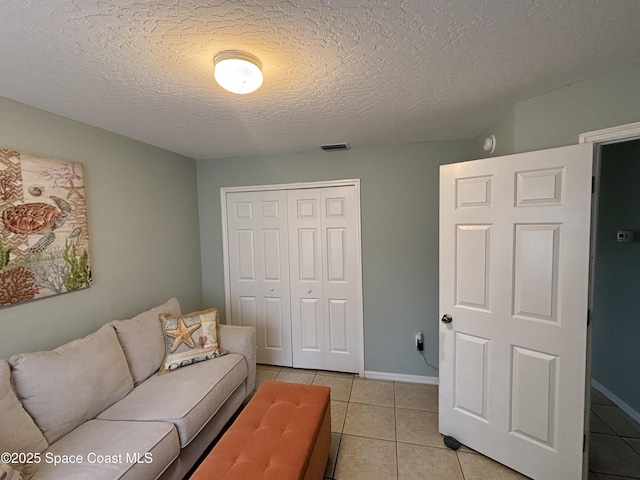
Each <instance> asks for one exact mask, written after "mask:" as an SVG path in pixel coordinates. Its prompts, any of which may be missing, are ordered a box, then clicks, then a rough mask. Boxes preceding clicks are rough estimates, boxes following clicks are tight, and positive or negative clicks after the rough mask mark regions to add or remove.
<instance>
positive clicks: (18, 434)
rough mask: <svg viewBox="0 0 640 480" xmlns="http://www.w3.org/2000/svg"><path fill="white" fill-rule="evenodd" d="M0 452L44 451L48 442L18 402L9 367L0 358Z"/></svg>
mask: <svg viewBox="0 0 640 480" xmlns="http://www.w3.org/2000/svg"><path fill="white" fill-rule="evenodd" d="M0 430H1V431H2V434H1V435H0V452H16V453H20V452H30V453H38V452H42V451H44V450H45V449H46V448H47V447H48V446H49V444H48V443H47V441H46V440H45V438H44V436H43V435H42V432H41V431H40V429H39V428H38V427H37V426H36V424H35V423H34V421H33V419H32V418H31V417H30V416H29V414H28V413H27V412H26V411H25V409H24V407H23V406H22V405H21V404H20V400H18V397H17V396H16V393H15V391H14V390H13V386H12V385H11V368H10V367H9V364H8V363H7V361H6V360H0Z"/></svg>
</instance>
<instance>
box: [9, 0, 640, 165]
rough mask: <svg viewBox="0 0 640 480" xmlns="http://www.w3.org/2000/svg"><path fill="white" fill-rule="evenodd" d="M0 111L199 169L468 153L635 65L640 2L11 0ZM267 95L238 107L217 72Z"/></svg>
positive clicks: (639, 57) (240, 100) (238, 99)
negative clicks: (504, 125)
mask: <svg viewBox="0 0 640 480" xmlns="http://www.w3.org/2000/svg"><path fill="white" fill-rule="evenodd" d="M0 18H1V19H2V28H1V29H0V96H4V97H7V98H11V99H14V100H17V101H20V102H23V103H26V104H29V105H33V106H35V107H38V108H41V109H43V110H47V111H50V112H54V113H57V114H60V115H63V116H66V117H69V118H72V119H76V120H79V121H82V122H85V123H88V124H91V125H95V126H98V127H101V128H104V129H107V130H110V131H113V132H117V133H121V134H123V135H126V136H128V137H131V138H135V139H138V140H141V141H144V142H147V143H150V144H152V145H157V146H159V147H162V148H165V149H167V150H171V151H174V152H178V153H181V154H184V155H187V156H189V157H193V158H217V157H229V156H238V155H250V154H258V153H278V152H291V151H301V150H309V149H313V148H315V147H316V146H317V145H320V144H324V143H337V142H349V143H350V144H351V145H352V147H358V146H363V145H376V144H388V143H404V142H415V141H424V140H439V139H451V138H470V137H475V136H476V135H478V134H479V133H480V132H481V131H482V130H483V129H484V128H486V127H487V126H488V125H489V124H491V122H492V121H494V120H495V119H496V118H497V117H498V116H499V115H500V114H501V113H502V112H504V111H505V110H506V109H508V108H509V107H510V106H512V105H513V103H514V102H516V101H518V100H521V99H523V98H526V97H529V96H531V95H535V94H538V93H542V92H545V91H548V90H551V89H554V88H557V87H559V86H562V85H566V84H569V83H572V82H575V81H578V80H581V79H584V78H588V77H590V76H593V75H596V74H598V73H602V72H605V71H608V70H611V69H614V68H617V67H620V66H623V65H626V64H630V63H633V62H637V61H640V48H638V34H639V33H640V1H638V0H448V1H444V0H360V1H356V0H297V1H283V0H263V1H249V0H173V1H170V0H103V1H97V0H2V2H0ZM227 49H239V50H246V51H248V52H251V53H253V54H254V55H256V56H258V57H259V58H260V59H261V60H262V64H263V72H264V77H265V82H264V85H263V87H262V88H261V89H260V90H258V91H257V92H255V93H253V94H250V95H247V96H235V95H232V94H230V93H227V92H225V91H223V90H222V89H221V88H220V87H218V86H217V85H216V84H215V83H214V81H213V75H212V70H213V62H212V58H213V56H214V55H215V54H216V53H217V52H219V51H221V50H227Z"/></svg>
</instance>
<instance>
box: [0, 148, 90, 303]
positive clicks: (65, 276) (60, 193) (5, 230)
mask: <svg viewBox="0 0 640 480" xmlns="http://www.w3.org/2000/svg"><path fill="white" fill-rule="evenodd" d="M0 219H1V222H2V223H1V224H0V228H1V229H2V233H1V235H0V307H6V306H9V305H14V304H17V303H22V302H26V301H29V300H35V299H39V298H43V297H48V296H51V295H58V294H61V293H65V292H71V291H74V290H78V289H81V288H87V287H89V286H90V285H91V263H90V258H89V228H88V222H87V204H86V191H85V185H84V176H83V169H82V164H81V163H76V162H70V161H65V160H58V159H53V158H46V157H41V156H37V155H30V154H27V153H22V152H18V151H15V150H10V149H3V148H0Z"/></svg>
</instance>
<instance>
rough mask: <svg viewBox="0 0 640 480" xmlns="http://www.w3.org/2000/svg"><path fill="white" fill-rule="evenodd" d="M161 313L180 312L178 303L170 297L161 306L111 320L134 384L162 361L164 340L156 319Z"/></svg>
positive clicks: (158, 320) (157, 367)
mask: <svg viewBox="0 0 640 480" xmlns="http://www.w3.org/2000/svg"><path fill="white" fill-rule="evenodd" d="M161 313H169V314H171V315H176V316H177V315H180V303H179V302H178V300H177V299H176V298H170V299H169V300H167V301H166V302H165V303H163V304H162V305H158V306H157V307H154V308H152V309H150V310H147V311H146V312H142V313H141V314H139V315H136V316H135V317H133V318H131V319H129V320H114V321H113V322H111V326H112V327H113V328H114V329H115V330H116V333H117V334H118V340H119V341H120V345H121V346H122V350H123V351H124V355H125V357H126V358H127V364H128V365H129V370H130V371H131V376H132V377H133V383H134V384H135V385H138V384H139V383H141V382H144V381H145V380H146V379H147V378H149V377H150V376H151V375H153V374H154V373H156V372H157V371H158V370H159V369H160V365H161V364H162V361H163V360H164V355H165V342H164V335H163V333H162V328H161V326H160V319H159V314H161Z"/></svg>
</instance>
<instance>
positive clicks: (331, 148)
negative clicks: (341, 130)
mask: <svg viewBox="0 0 640 480" xmlns="http://www.w3.org/2000/svg"><path fill="white" fill-rule="evenodd" d="M320 148H321V149H322V150H324V151H325V152H339V151H341V150H349V144H348V143H332V144H331V145H320Z"/></svg>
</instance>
